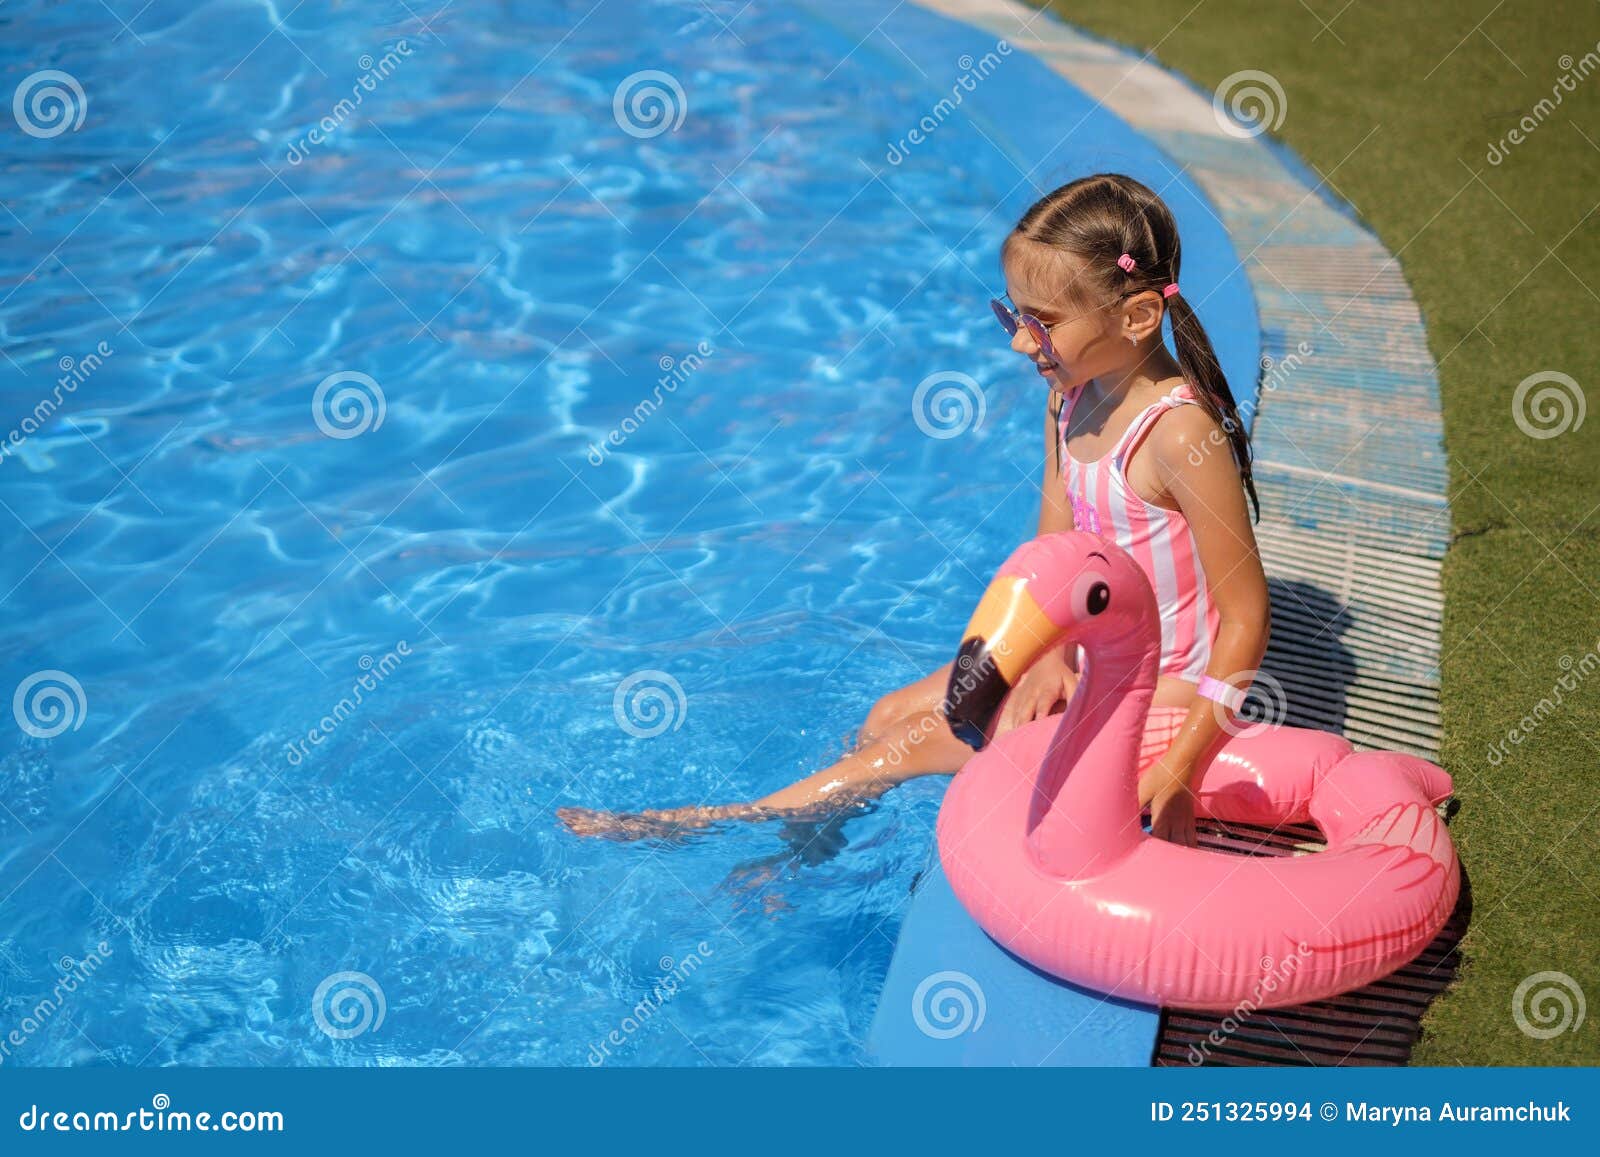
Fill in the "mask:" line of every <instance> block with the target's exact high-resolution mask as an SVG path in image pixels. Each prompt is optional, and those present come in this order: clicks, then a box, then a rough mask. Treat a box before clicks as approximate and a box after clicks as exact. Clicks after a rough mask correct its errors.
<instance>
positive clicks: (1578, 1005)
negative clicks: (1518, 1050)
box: [1511, 972, 1588, 1040]
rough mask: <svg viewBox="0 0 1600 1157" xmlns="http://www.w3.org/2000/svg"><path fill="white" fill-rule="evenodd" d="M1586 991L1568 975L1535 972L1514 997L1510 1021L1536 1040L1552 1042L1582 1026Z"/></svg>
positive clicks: (1586, 1009) (1512, 997)
mask: <svg viewBox="0 0 1600 1157" xmlns="http://www.w3.org/2000/svg"><path fill="white" fill-rule="evenodd" d="M1587 1011H1588V1006H1587V1004H1586V1003H1585V1001H1584V999H1583V988H1582V987H1581V986H1580V985H1579V984H1578V982H1577V981H1576V980H1574V979H1572V977H1570V976H1568V975H1567V974H1566V973H1565V972H1535V973H1534V974H1533V975H1532V976H1530V977H1528V978H1527V979H1525V980H1524V981H1523V982H1522V983H1521V984H1519V985H1517V990H1516V991H1515V992H1514V993H1512V994H1511V1019H1512V1020H1514V1021H1516V1022H1517V1027H1518V1028H1520V1029H1521V1030H1522V1031H1523V1032H1524V1033H1526V1034H1527V1035H1528V1036H1531V1037H1533V1038H1534V1039H1535V1040H1551V1039H1553V1038H1555V1037H1558V1036H1560V1035H1561V1034H1562V1033H1564V1032H1577V1031H1578V1030H1579V1029H1580V1028H1582V1027H1583V1017H1584V1014H1585V1013H1586V1012H1587Z"/></svg>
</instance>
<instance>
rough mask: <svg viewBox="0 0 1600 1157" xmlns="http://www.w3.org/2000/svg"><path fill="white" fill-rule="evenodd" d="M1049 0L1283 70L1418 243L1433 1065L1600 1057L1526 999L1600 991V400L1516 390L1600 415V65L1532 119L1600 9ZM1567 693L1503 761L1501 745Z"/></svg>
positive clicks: (1176, 49) (1323, 160)
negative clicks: (1528, 1007) (1433, 505)
mask: <svg viewBox="0 0 1600 1157" xmlns="http://www.w3.org/2000/svg"><path fill="white" fill-rule="evenodd" d="M1036 2H1037V0H1036ZM1046 2H1049V0H1046ZM1051 7H1052V8H1053V9H1054V10H1055V11H1056V13H1057V14H1058V15H1059V16H1061V17H1062V18H1063V19H1065V20H1067V21H1070V22H1071V23H1073V24H1075V25H1077V26H1079V27H1081V28H1084V29H1087V30H1088V31H1090V32H1093V33H1096V34H1098V35H1101V36H1105V37H1107V38H1109V39H1112V40H1115V41H1119V42H1121V43H1123V44H1126V45H1129V46H1132V47H1134V48H1135V49H1137V50H1140V51H1146V50H1153V55H1154V58H1155V59H1156V60H1158V61H1159V62H1160V63H1162V64H1164V65H1166V66H1168V67H1170V68H1173V69H1175V70H1177V71H1179V72H1181V73H1183V74H1185V75H1187V76H1188V77H1189V78H1190V79H1192V80H1194V81H1195V82H1196V83H1198V84H1200V85H1203V86H1205V87H1208V88H1213V87H1214V86H1216V85H1218V84H1219V83H1221V82H1222V81H1223V80H1224V79H1225V78H1226V77H1228V76H1230V75H1231V74H1233V73H1235V72H1238V71H1240V70H1243V69H1260V70H1263V71H1266V72H1269V73H1271V74H1272V75H1273V76H1274V77H1276V78H1277V80H1278V81H1279V82H1280V83H1281V84H1282V86H1283V89H1284V91H1285V93H1286V95H1287V113H1286V116H1285V118H1284V120H1283V123H1282V124H1281V126H1280V127H1279V128H1278V129H1277V130H1276V135H1277V136H1278V137H1280V138H1281V139H1282V140H1284V141H1285V142H1286V143H1287V144H1288V145H1290V146H1291V147H1292V148H1293V149H1294V150H1295V151H1296V152H1297V153H1298V154H1299V156H1300V157H1301V158H1302V159H1303V160H1304V161H1305V162H1306V163H1307V164H1309V165H1310V166H1311V167H1312V168H1313V169H1315V170H1316V171H1317V173H1318V174H1319V175H1320V176H1323V177H1325V178H1327V180H1328V183H1329V184H1330V185H1331V186H1332V187H1333V188H1334V189H1335V190H1337V192H1338V193H1339V194H1341V195H1342V196H1343V197H1344V198H1345V199H1346V200H1347V201H1349V202H1350V203H1351V204H1352V205H1354V206H1355V208H1356V209H1357V211H1358V212H1359V213H1360V214H1361V216H1362V218H1363V219H1364V220H1365V221H1366V222H1367V224H1368V225H1369V226H1370V227H1371V228H1372V229H1373V230H1374V231H1375V232H1376V233H1377V234H1378V236H1379V237H1381V238H1382V239H1383V241H1384V243H1385V244H1386V245H1387V246H1388V248H1389V249H1390V251H1391V252H1394V253H1397V254H1398V255H1399V257H1400V262H1401V266H1402V269H1403V271H1404V273H1405V276H1406V278H1407V280H1408V281H1409V282H1410V284H1411V286H1412V290H1413V292H1414V293H1415V295H1416V298H1417V301H1418V303H1419V304H1420V306H1421V308H1422V312H1423V316H1424V318H1425V320H1426V322H1427V327H1428V338H1429V343H1430V345H1431V347H1432V350H1433V356H1434V358H1435V360H1436V361H1437V362H1438V363H1439V377H1440V388H1441V394H1442V401H1443V407H1444V427H1445V449H1446V452H1447V454H1448V455H1449V461H1450V502H1451V508H1452V519H1453V525H1452V531H1453V535H1452V543H1451V546H1450V550H1449V553H1448V554H1447V556H1446V559H1445V568H1444V592H1445V623H1444V638H1443V658H1442V660H1441V663H1440V675H1441V683H1442V710H1443V722H1444V740H1443V746H1442V752H1441V761H1442V762H1443V763H1444V765H1445V766H1446V767H1447V768H1448V769H1449V770H1450V771H1451V773H1452V774H1453V775H1454V776H1455V777H1456V788H1457V794H1458V797H1459V798H1460V800H1461V802H1462V808H1461V811H1460V813H1459V814H1458V815H1457V817H1456V818H1455V820H1454V821H1453V823H1452V832H1453V834H1454V836H1455V839H1456V842H1457V846H1458V847H1459V849H1460V851H1461V855H1462V859H1463V862H1464V863H1465V864H1466V867H1467V870H1468V872H1469V873H1470V876H1471V882H1472V888H1473V899H1474V912H1473V917H1472V925H1471V928H1470V930H1469V931H1468V934H1467V937H1466V940H1465V941H1464V943H1463V951H1464V953H1465V956H1466V964H1465V967H1464V968H1463V971H1462V973H1461V976H1460V978H1459V979H1458V981H1457V983H1456V984H1455V985H1454V986H1453V987H1452V989H1451V990H1450V991H1449V992H1447V993H1446V994H1445V995H1444V996H1443V997H1442V998H1440V999H1439V1000H1438V1001H1436V1002H1435V1004H1434V1006H1433V1008H1432V1010H1431V1011H1430V1014H1429V1016H1428V1017H1427V1019H1426V1021H1425V1022H1424V1037H1423V1040H1422V1042H1421V1044H1420V1046H1419V1047H1418V1049H1417V1051H1416V1054H1415V1058H1414V1060H1415V1063H1419V1064H1517V1065H1546V1064H1596V1063H1600V1007H1596V1008H1593V1009H1590V1010H1589V1012H1590V1013H1591V1014H1592V1016H1589V1017H1586V1019H1585V1020H1584V1022H1583V1024H1582V1026H1581V1027H1580V1028H1578V1029H1577V1030H1576V1031H1567V1032H1564V1033H1562V1034H1561V1035H1559V1036H1556V1037H1552V1038H1550V1039H1538V1038H1536V1037H1534V1036H1530V1035H1528V1034H1527V1033H1525V1032H1523V1031H1522V1030H1521V1029H1520V1028H1519V1027H1518V1025H1517V1023H1516V1021H1515V1020H1514V1019H1513V1016H1512V1010H1511V1005H1512V997H1513V994H1514V992H1515V991H1516V989H1517V986H1518V985H1519V983H1520V982H1522V981H1523V980H1524V978H1526V977H1528V976H1530V975H1532V974H1534V973H1538V972H1546V971H1554V972H1561V973H1565V974H1566V975H1567V976H1569V977H1571V978H1572V979H1573V980H1574V981H1576V982H1577V984H1578V985H1579V986H1580V987H1581V989H1582V990H1583V993H1584V995H1585V997H1586V998H1587V999H1589V1000H1596V1001H1600V791H1597V790H1596V787H1597V783H1600V669H1596V668H1594V667H1593V666H1592V665H1593V664H1594V663H1595V662H1596V661H1597V657H1596V654H1595V653H1596V651H1597V649H1600V413H1597V414H1593V415H1589V416H1588V419H1587V420H1586V421H1585V422H1583V424H1582V425H1579V426H1577V427H1576V428H1573V429H1570V430H1569V431H1568V432H1567V433H1564V434H1561V435H1560V436H1558V437H1553V438H1549V439H1542V440H1541V439H1535V438H1532V437H1529V436H1528V435H1526V434H1524V433H1523V432H1522V431H1521V430H1519V428H1518V426H1517V425H1516V424H1515V423H1514V422H1513V420H1512V396H1513V393H1514V391H1515V390H1516V388H1517V385H1518V383H1519V382H1522V381H1523V380H1524V379H1525V378H1527V377H1528V376H1529V375H1531V374H1534V373H1537V372H1540V371H1545V370H1556V371H1560V372H1563V373H1565V374H1568V375H1570V376H1571V377H1572V378H1574V379H1576V381H1577V382H1578V383H1579V385H1580V387H1582V388H1583V389H1584V390H1585V391H1586V396H1585V398H1584V403H1585V405H1588V404H1589V403H1593V405H1594V406H1595V407H1596V408H1597V409H1600V357H1597V356H1596V353H1595V344H1596V341H1597V336H1600V335H1597V328H1600V326H1597V323H1600V70H1596V71H1592V72H1589V74H1588V75H1587V76H1586V78H1584V79H1579V80H1577V81H1576V82H1575V84H1574V91H1572V92H1566V91H1563V92H1562V94H1561V96H1562V102H1561V104H1560V105H1559V106H1555V107H1554V108H1553V109H1552V110H1548V111H1546V112H1545V113H1544V114H1536V113H1535V111H1534V110H1535V106H1536V104H1537V102H1539V101H1540V100H1541V99H1542V98H1547V97H1550V96H1551V92H1552V89H1553V88H1554V87H1556V85H1557V81H1558V80H1559V78H1560V77H1561V76H1562V75H1563V74H1564V73H1565V74H1567V75H1568V76H1572V75H1573V74H1574V72H1575V71H1580V70H1586V69H1587V66H1586V65H1584V64H1583V63H1581V61H1582V58H1583V57H1584V55H1585V54H1586V53H1595V54H1597V55H1600V46H1597V42H1600V9H1597V8H1596V6H1595V5H1594V4H1593V3H1588V2H1583V0H1547V2H1545V3H1541V4H1539V5H1516V6H1512V5H1504V6H1501V5H1497V4H1496V3H1495V2H1494V0H1474V2H1471V3H1465V2H1449V3H1440V4H1426V5H1421V4H1419V5H1389V4H1376V3H1370V4H1369V3H1366V2H1358V3H1351V4H1344V0H1303V3H1292V2H1286V0H1201V2H1200V3H1198V4H1197V3H1196V0H1141V2H1140V3H1137V4H1130V3H1128V2H1127V0H1073V2H1072V3H1070V4H1068V3H1059V2H1057V3H1052V4H1051ZM1563 58H1570V59H1563ZM1593 63H1594V60H1593V58H1591V60H1590V62H1589V64H1593ZM1045 111H1046V110H1034V112H1033V114H1032V115H1042V114H1043V113H1044V112H1045ZM1524 115H1535V116H1540V118H1541V123H1539V124H1538V125H1537V127H1536V128H1534V130H1533V131H1532V132H1531V133H1530V134H1528V135H1527V138H1526V139H1525V140H1524V141H1523V143H1521V144H1518V145H1515V146H1514V147H1512V148H1511V149H1510V150H1509V155H1507V156H1505V158H1504V159H1503V160H1502V161H1501V162H1500V163H1499V164H1497V165H1496V164H1491V163H1490V162H1489V160H1488V153H1489V149H1490V146H1491V144H1492V143H1494V142H1498V141H1501V140H1502V139H1503V138H1504V137H1505V136H1506V134H1507V132H1508V130H1510V129H1511V128H1513V127H1514V126H1516V125H1517V123H1518V121H1519V120H1520V119H1521V118H1522V117H1523V116H1524ZM1585 655H1590V656H1591V658H1590V659H1589V660H1588V662H1587V663H1586V662H1585V661H1584V656H1585ZM1565 664H1571V666H1570V669H1569V668H1568V667H1567V666H1566V665H1565ZM1585 668H1588V673H1587V674H1580V672H1582V671H1584V669H1585ZM1563 677H1565V678H1566V680H1567V682H1568V687H1561V685H1560V681H1561V680H1562V679H1563ZM1556 696H1559V698H1560V703H1559V705H1557V706H1554V709H1553V710H1550V711H1548V712H1544V711H1543V709H1539V710H1540V715H1539V717H1538V718H1537V719H1536V720H1535V725H1534V726H1533V727H1532V728H1531V729H1529V730H1528V732H1527V734H1526V736H1525V737H1524V738H1523V739H1522V741H1521V742H1520V743H1518V744H1515V745H1507V746H1506V748H1505V749H1504V750H1505V751H1506V752H1507V754H1506V755H1505V757H1504V758H1503V759H1501V760H1500V761H1499V762H1498V763H1494V762H1491V759H1490V750H1491V747H1492V746H1493V745H1494V744H1496V743H1497V742H1499V741H1501V740H1503V739H1504V738H1505V736H1506V733H1507V731H1508V730H1509V729H1511V728H1513V727H1519V726H1520V725H1521V724H1520V721H1521V720H1522V719H1523V717H1524V716H1528V715H1530V714H1531V713H1534V712H1535V711H1536V709H1538V708H1537V705H1538V704H1539V701H1540V700H1541V698H1545V699H1549V700H1552V701H1553V700H1554V698H1555V697H1556ZM1547 1010H1548V1011H1555V1008H1554V1006H1548V1009H1547Z"/></svg>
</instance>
